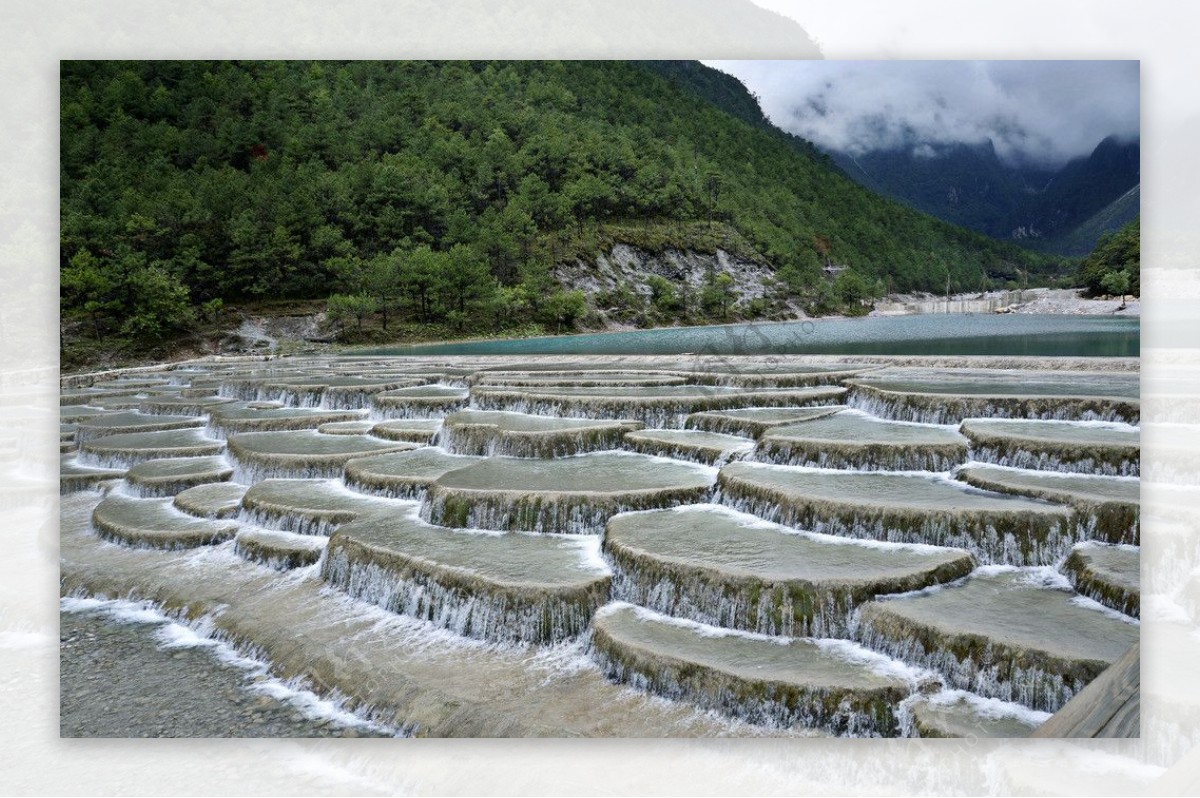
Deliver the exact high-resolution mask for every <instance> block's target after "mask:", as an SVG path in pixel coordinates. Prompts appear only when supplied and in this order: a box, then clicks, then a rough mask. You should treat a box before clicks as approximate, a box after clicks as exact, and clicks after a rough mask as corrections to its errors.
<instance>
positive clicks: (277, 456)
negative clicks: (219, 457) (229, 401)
mask: <svg viewBox="0 0 1200 798" xmlns="http://www.w3.org/2000/svg"><path fill="white" fill-rule="evenodd" d="M417 445H418V444H415V443H406V442H403V441H382V440H379V439H378V438H373V437H370V436H367V435H322V434H321V433H319V432H317V431H316V430H286V431H280V432H242V433H239V434H237V435H231V436H230V437H229V456H230V458H231V459H232V460H233V461H234V463H235V465H236V466H237V467H238V469H239V470H240V471H241V472H242V473H243V474H245V475H246V479H239V480H238V481H239V482H248V483H253V482H257V481H259V480H261V479H267V478H284V479H287V478H321V477H325V478H333V477H340V476H341V475H342V471H343V469H344V468H345V466H346V462H347V461H348V460H352V459H354V458H355V457H364V456H366V455H371V454H384V453H387V452H400V451H405V450H408V449H415V448H417Z"/></svg>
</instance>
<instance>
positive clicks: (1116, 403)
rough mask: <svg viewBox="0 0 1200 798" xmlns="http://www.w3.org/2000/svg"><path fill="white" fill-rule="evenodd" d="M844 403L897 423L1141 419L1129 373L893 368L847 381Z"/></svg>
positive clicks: (1135, 379) (1135, 385) (1135, 381)
mask: <svg viewBox="0 0 1200 798" xmlns="http://www.w3.org/2000/svg"><path fill="white" fill-rule="evenodd" d="M846 384H847V385H848V386H849V387H850V393H849V396H848V398H847V403H848V404H850V405H851V406H853V407H857V408H859V409H861V410H865V411H867V412H868V413H871V414H872V415H875V416H881V417H884V418H890V419H894V420H896V421H919V422H923V423H927V424H957V423H959V422H960V421H962V420H963V419H967V418H1026V419H1059V420H1079V421H1087V420H1097V421H1119V422H1124V423H1127V424H1137V423H1138V419H1139V417H1140V409H1139V395H1140V391H1139V384H1138V375H1137V373H1136V372H1132V373H1131V372H1119V371H1038V370H1035V369H985V368H960V369H938V368H921V367H894V368H886V369H880V370H878V371H874V372H871V373H869V374H864V375H861V376H858V377H853V378H851V379H849V380H847V381H846Z"/></svg>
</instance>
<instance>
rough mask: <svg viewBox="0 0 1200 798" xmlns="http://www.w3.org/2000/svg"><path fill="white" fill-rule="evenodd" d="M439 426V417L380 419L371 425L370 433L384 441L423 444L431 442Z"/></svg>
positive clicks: (440, 424) (440, 421)
mask: <svg viewBox="0 0 1200 798" xmlns="http://www.w3.org/2000/svg"><path fill="white" fill-rule="evenodd" d="M441 428H442V419H440V418H405V419H398V420H396V421H382V422H380V423H378V424H376V425H375V426H373V427H371V434H372V435H374V436H375V437H376V438H382V439H384V440H385V441H407V442H409V443H416V444H420V445H421V446H424V445H426V444H429V443H432V442H433V439H434V437H435V436H436V435H437V434H438V430H440V429H441Z"/></svg>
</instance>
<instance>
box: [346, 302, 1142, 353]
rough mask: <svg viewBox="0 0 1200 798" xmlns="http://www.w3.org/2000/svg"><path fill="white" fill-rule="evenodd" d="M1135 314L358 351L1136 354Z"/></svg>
mask: <svg viewBox="0 0 1200 798" xmlns="http://www.w3.org/2000/svg"><path fill="white" fill-rule="evenodd" d="M1140 331H1141V324H1140V320H1139V319H1138V318H1135V317H1125V316H1122V317H1117V316H1065V315H1023V314H1005V315H998V314H972V313H959V314H945V315H933V314H927V315H915V316H879V317H869V318H861V319H830V320H824V319H812V320H810V321H803V322H767V323H758V324H723V325H714V326H709V327H669V328H664V329H658V330H635V331H632V332H616V333H593V334H584V335H557V336H549V337H544V338H519V339H508V340H499V341H470V342H459V343H445V344H421V345H415V346H390V347H376V348H371V349H364V350H358V351H356V352H355V354H362V355H418V354H419V355H558V354H587V355H679V354H711V355H763V354H776V355H793V354H794V355H801V354H831V355H854V354H876V355H1013V356H1017V355H1032V356H1077V357H1137V356H1138V353H1139V339H1140Z"/></svg>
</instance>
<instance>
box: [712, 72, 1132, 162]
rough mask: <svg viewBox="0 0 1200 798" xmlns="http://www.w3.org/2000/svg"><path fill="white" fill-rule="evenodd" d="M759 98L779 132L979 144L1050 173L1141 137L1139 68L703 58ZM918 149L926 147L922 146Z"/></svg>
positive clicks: (852, 147)
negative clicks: (1101, 145) (1115, 139)
mask: <svg viewBox="0 0 1200 798" xmlns="http://www.w3.org/2000/svg"><path fill="white" fill-rule="evenodd" d="M705 63H707V64H708V65H709V66H712V67H715V68H717V69H720V70H722V71H724V72H728V73H729V74H731V75H734V76H735V77H737V78H738V79H739V80H741V81H742V83H744V84H745V85H746V86H747V87H748V88H749V89H750V90H751V91H752V92H754V93H756V94H757V95H759V99H760V102H761V104H762V107H763V111H764V112H765V113H766V114H767V116H768V117H770V119H771V121H772V122H774V123H775V124H776V125H778V126H779V127H781V128H783V129H785V130H788V131H791V132H792V133H796V134H798V135H801V136H803V137H805V138H807V139H809V140H811V141H813V142H814V143H816V144H817V145H819V146H822V147H826V148H834V149H843V150H848V151H850V152H851V153H854V154H858V153H861V152H864V151H867V150H874V149H890V148H898V147H912V148H913V149H914V150H916V151H918V152H920V151H923V150H926V149H928V147H929V145H936V144H945V143H951V142H973V143H977V142H982V141H984V140H986V139H989V138H990V139H992V141H993V142H994V143H995V145H996V150H997V152H998V153H999V154H1000V156H1001V157H1002V158H1005V159H1008V160H1013V161H1032V162H1035V163H1038V164H1042V165H1047V166H1056V165H1059V164H1061V163H1062V162H1064V161H1066V160H1067V159H1069V158H1072V157H1075V156H1078V155H1085V154H1087V153H1088V152H1090V151H1091V150H1092V148H1094V147H1095V146H1096V144H1097V143H1098V142H1099V141H1100V140H1101V139H1102V138H1104V137H1105V136H1108V135H1117V136H1119V137H1121V138H1131V137H1134V136H1137V135H1139V110H1140V109H1139V105H1140V100H1139V95H1140V92H1139V85H1138V84H1139V64H1138V62H1137V61H706V62H705ZM923 145H924V146H923Z"/></svg>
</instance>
